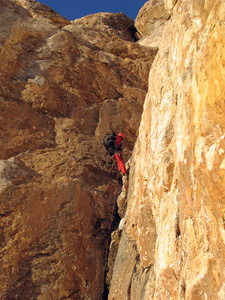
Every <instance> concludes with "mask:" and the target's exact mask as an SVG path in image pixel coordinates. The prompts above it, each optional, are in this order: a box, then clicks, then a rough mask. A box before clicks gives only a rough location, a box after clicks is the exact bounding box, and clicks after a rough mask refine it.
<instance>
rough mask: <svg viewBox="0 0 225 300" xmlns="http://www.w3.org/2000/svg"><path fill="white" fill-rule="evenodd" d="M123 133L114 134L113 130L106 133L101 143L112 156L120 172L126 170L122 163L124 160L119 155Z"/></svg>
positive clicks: (123, 172) (124, 172) (125, 171)
mask: <svg viewBox="0 0 225 300" xmlns="http://www.w3.org/2000/svg"><path fill="white" fill-rule="evenodd" d="M124 137H125V136H124V134H123V133H122V132H120V133H118V134H115V132H112V133H107V134H106V136H105V137H104V139H103V141H102V144H103V145H104V146H105V148H106V151H107V154H109V155H110V156H112V158H113V159H115V160H116V162H117V167H118V170H119V171H121V172H122V174H126V173H127V170H126V167H125V164H124V161H123V159H122V156H121V152H122V149H121V144H122V141H123V139H124Z"/></svg>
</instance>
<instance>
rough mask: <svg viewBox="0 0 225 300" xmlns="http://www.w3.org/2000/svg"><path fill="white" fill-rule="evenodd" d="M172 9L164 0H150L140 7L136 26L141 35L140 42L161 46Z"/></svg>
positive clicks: (139, 35) (138, 35) (138, 34)
mask: <svg viewBox="0 0 225 300" xmlns="http://www.w3.org/2000/svg"><path fill="white" fill-rule="evenodd" d="M170 14H171V13H170V11H169V10H168V9H166V8H165V4H164V0H150V1H147V2H146V3H145V5H144V6H143V7H142V8H141V9H140V11H139V13H138V15H137V18H136V19H135V23H134V26H135V28H136V30H137V32H136V33H135V34H136V36H137V37H139V39H140V40H139V41H138V43H139V44H141V45H145V46H149V47H159V44H160V42H161V40H162V35H163V30H164V26H165V24H166V21H167V20H168V19H169V18H170Z"/></svg>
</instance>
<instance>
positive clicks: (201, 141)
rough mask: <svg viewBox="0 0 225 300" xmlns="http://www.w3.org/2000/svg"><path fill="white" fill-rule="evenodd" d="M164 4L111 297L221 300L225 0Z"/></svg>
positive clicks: (224, 287) (224, 293) (224, 288)
mask: <svg viewBox="0 0 225 300" xmlns="http://www.w3.org/2000/svg"><path fill="white" fill-rule="evenodd" d="M149 2H153V1H149ZM164 4H165V8H166V10H168V11H169V13H170V14H171V17H170V19H169V20H168V21H167V23H166V25H165V27H164V32H163V36H162V39H161V42H160V46H159V52H158V54H157V56H156V59H155V61H154V63H153V66H152V68H151V71H150V77H149V91H148V95H147V97H146V100H145V104H144V112H143V115H142V121H141V125H140V129H139V136H138V139H137V142H136V144H135V149H134V153H133V157H132V166H131V174H130V188H129V195H128V207H127V211H126V215H125V228H124V230H123V232H122V237H121V241H120V245H119V250H118V254H117V258H116V262H115V266H114V273H113V279H112V283H111V289H110V295H109V299H114V300H118V299H133V300H134V299H135V300H137V299H142V300H143V299H163V300H165V299H168V300H169V299H170V300H172V299H188V300H192V299H196V300H200V299H218V300H222V299H225V284H224V282H225V271H224V270H225V256H224V252H225V225H224V224H225V223H224V219H225V217H224V213H225V189H224V186H225V160H224V159H225V121H224V120H225V113H224V101H225V83H224V77H225V42H224V36H225V2H224V1H217V0H216V1H197V0H192V1H189V0H187V1H182V0H178V1H167V0H165V1H164Z"/></svg>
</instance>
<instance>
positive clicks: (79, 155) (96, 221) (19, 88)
mask: <svg viewBox="0 0 225 300" xmlns="http://www.w3.org/2000/svg"><path fill="white" fill-rule="evenodd" d="M0 4H1V5H0V51H1V52H0V59H1V64H0V111H1V116H0V159H1V160H0V222H1V229H0V247H1V248H0V268H1V272H0V283H1V287H0V299H1V300H8V299H39V300H40V299H46V300H49V299H85V300H86V299H93V300H96V299H98V297H101V294H102V292H103V285H104V278H103V266H104V264H105V247H106V240H107V234H108V227H109V222H110V220H111V213H112V208H113V206H114V202H115V200H116V197H117V195H118V193H119V192H120V186H119V187H118V183H117V181H116V178H117V175H116V166H115V164H114V163H113V162H112V160H111V159H110V158H107V157H106V156H105V153H104V150H103V149H102V145H101V140H102V138H103V137H104V135H105V133H106V132H107V131H111V130H115V131H123V132H124V134H125V135H126V142H125V144H124V159H125V161H127V160H128V158H129V157H130V156H131V152H132V149H133V145H134V142H135V139H136V137H137V133H138V127H139V124H140V119H141V113H142V106H143V102H144V99H145V96H146V93H147V88H148V82H147V81H148V75H149V68H150V66H151V64H152V61H153V59H154V57H155V55H156V52H157V51H156V50H151V49H148V48H146V47H143V46H141V45H138V44H135V43H134V41H133V38H132V35H131V33H130V26H131V25H132V24H131V23H132V22H131V20H130V19H128V18H127V17H126V16H125V15H123V14H116V15H113V14H100V15H97V16H96V17H95V18H96V22H97V23H98V24H100V25H98V27H97V28H94V26H92V25H91V26H88V24H86V25H85V24H81V23H80V24H79V22H78V23H77V24H76V22H75V23H72V22H70V21H68V20H67V19H65V18H63V17H61V16H60V15H59V14H57V13H55V12H54V11H53V10H52V9H50V8H49V7H47V6H45V5H41V4H39V3H37V2H35V1H32V0H26V1H23V0H14V1H12V0H1V1H0ZM92 18H93V16H92ZM88 19H89V18H88ZM103 19H104V22H106V21H107V20H108V21H109V22H108V25H107V26H108V27H107V28H106V27H105V26H103V25H102V26H101V24H105V23H104V22H103V21H102V20H103ZM113 20H119V22H121V23H120V24H121V26H119V24H117V26H116V27H115V26H114V25H113V24H114V21H113ZM83 21H84V23H85V19H83ZM87 23H88V22H87ZM106 29H107V30H106ZM116 32H118V34H116ZM128 35H129V38H128Z"/></svg>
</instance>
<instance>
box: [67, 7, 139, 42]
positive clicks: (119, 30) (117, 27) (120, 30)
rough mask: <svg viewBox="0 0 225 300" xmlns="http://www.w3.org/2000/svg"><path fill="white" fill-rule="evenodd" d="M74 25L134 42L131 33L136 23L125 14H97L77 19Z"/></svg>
mask: <svg viewBox="0 0 225 300" xmlns="http://www.w3.org/2000/svg"><path fill="white" fill-rule="evenodd" d="M72 23H73V24H75V25H81V26H85V27H90V28H94V29H95V30H100V31H101V32H105V33H107V34H108V35H109V34H110V35H111V36H112V37H120V38H122V39H125V40H128V41H133V37H132V35H131V32H132V30H133V27H134V24H133V23H134V22H133V20H132V19H130V18H127V17H126V16H125V15H124V14H123V13H116V14H113V13H97V14H93V15H89V16H85V17H83V18H80V19H76V20H74V21H73V22H72Z"/></svg>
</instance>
